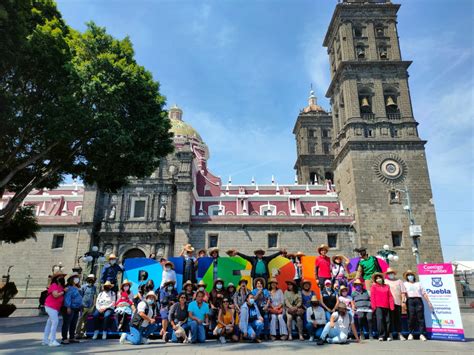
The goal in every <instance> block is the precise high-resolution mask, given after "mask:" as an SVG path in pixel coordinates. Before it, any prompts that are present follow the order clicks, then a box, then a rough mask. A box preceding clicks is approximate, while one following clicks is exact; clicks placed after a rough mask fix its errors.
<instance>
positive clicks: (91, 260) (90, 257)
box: [82, 245, 105, 274]
mask: <svg viewBox="0 0 474 355" xmlns="http://www.w3.org/2000/svg"><path fill="white" fill-rule="evenodd" d="M82 260H84V262H86V263H87V264H90V273H91V274H95V272H94V267H95V263H96V261H99V263H103V262H104V261H105V256H104V253H103V252H101V251H99V248H98V247H97V246H95V245H94V246H93V247H92V248H91V251H88V252H86V253H85V254H84V256H83V257H82Z"/></svg>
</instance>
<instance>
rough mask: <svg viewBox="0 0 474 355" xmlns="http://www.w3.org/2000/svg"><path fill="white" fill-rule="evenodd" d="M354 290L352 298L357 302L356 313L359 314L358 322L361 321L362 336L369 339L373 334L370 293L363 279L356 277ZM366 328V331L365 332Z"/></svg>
mask: <svg viewBox="0 0 474 355" xmlns="http://www.w3.org/2000/svg"><path fill="white" fill-rule="evenodd" d="M353 286H354V290H353V291H352V298H353V300H354V304H355V314H356V315H357V322H358V323H359V334H360V338H361V339H364V338H367V339H369V338H370V337H371V336H373V334H372V308H371V305H370V295H369V293H368V292H367V290H365V289H364V286H363V285H362V281H361V280H359V279H356V280H355V281H354V283H353ZM364 330H365V332H364Z"/></svg>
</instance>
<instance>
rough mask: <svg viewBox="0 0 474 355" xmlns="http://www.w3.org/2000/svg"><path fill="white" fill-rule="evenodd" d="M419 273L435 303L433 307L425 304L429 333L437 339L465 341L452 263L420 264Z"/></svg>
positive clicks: (429, 335)
mask: <svg viewBox="0 0 474 355" xmlns="http://www.w3.org/2000/svg"><path fill="white" fill-rule="evenodd" d="M418 274H419V275H420V282H421V284H422V286H423V287H424V288H425V290H426V293H427V294H428V296H429V298H430V301H431V304H432V305H433V311H431V310H430V308H429V307H428V306H427V305H426V304H425V322H426V330H427V332H428V337H430V338H431V339H436V340H451V341H464V340H465V339H464V329H463V325H462V320H461V312H460V310H459V302H458V296H457V292H456V284H455V281H454V275H453V267H452V265H451V264H420V265H418Z"/></svg>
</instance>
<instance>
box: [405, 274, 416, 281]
mask: <svg viewBox="0 0 474 355" xmlns="http://www.w3.org/2000/svg"><path fill="white" fill-rule="evenodd" d="M407 279H408V281H410V282H413V281H415V276H413V275H408V276H407Z"/></svg>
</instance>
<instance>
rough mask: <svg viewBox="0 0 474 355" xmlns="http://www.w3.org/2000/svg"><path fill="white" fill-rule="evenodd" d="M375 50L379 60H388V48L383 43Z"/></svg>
mask: <svg viewBox="0 0 474 355" xmlns="http://www.w3.org/2000/svg"><path fill="white" fill-rule="evenodd" d="M377 50H378V54H379V58H380V59H381V60H388V48H387V45H386V44H385V43H380V44H379V45H378V49H377Z"/></svg>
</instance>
